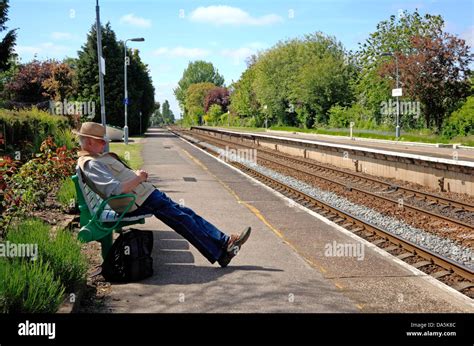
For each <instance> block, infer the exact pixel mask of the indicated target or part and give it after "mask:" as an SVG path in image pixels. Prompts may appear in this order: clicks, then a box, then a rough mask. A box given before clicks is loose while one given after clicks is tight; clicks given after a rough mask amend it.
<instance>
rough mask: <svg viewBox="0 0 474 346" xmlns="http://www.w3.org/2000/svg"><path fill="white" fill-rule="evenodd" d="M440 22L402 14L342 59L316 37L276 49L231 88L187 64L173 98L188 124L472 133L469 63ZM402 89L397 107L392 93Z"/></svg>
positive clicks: (329, 41)
mask: <svg viewBox="0 0 474 346" xmlns="http://www.w3.org/2000/svg"><path fill="white" fill-rule="evenodd" d="M444 24H445V23H444V20H443V18H442V17H441V16H438V15H436V16H435V15H430V14H425V15H421V14H420V13H419V12H418V11H417V10H416V11H414V12H413V13H410V12H408V11H404V12H403V13H400V14H399V15H398V16H395V15H392V16H390V18H389V19H388V20H384V21H381V22H380V23H378V25H377V30H376V31H374V32H373V33H371V34H370V35H369V37H368V39H367V40H366V41H365V42H363V43H361V44H359V49H358V50H357V51H356V52H352V51H347V50H346V49H345V48H344V46H343V45H342V43H341V42H339V41H338V40H337V39H336V37H334V36H329V35H326V34H324V33H322V32H316V33H313V34H308V35H305V36H304V37H302V38H294V39H289V40H286V41H281V42H279V43H277V44H276V45H275V46H273V47H272V48H270V49H267V50H265V51H261V52H259V53H258V54H255V55H253V56H251V57H250V58H249V59H248V60H247V68H246V70H245V71H244V72H243V73H242V75H241V77H240V79H239V80H238V81H236V82H235V83H232V84H231V85H230V86H228V87H226V86H225V85H224V78H223V77H222V76H221V75H220V74H219V73H218V70H217V69H216V68H215V67H214V66H213V65H212V64H211V63H208V62H205V61H195V62H190V63H189V65H188V67H187V68H186V69H185V71H184V73H183V76H182V78H181V80H180V81H179V83H178V87H177V88H176V89H175V90H174V92H175V95H176V98H177V100H178V102H179V104H180V107H181V109H182V111H183V120H182V122H183V123H184V124H234V125H235V124H238V125H243V126H258V127H261V126H264V124H265V122H266V121H267V122H268V125H269V126H270V125H277V126H296V127H301V128H317V127H334V128H343V127H347V126H349V124H350V122H354V123H355V126H356V127H357V128H364V129H387V130H388V129H393V128H394V126H395V114H396V110H397V107H398V110H399V113H400V122H401V125H402V128H403V129H423V128H429V129H433V130H434V131H436V132H438V133H439V132H442V133H443V134H444V135H446V136H447V137H453V136H455V135H469V134H474V125H473V124H474V114H473V113H472V111H471V110H472V106H473V103H474V99H473V97H474V96H473V95H474V92H473V83H472V78H473V74H472V71H471V70H470V68H469V64H470V63H471V62H472V56H471V54H470V51H469V48H470V47H469V46H468V45H467V44H466V42H465V41H464V40H463V39H460V38H458V37H457V36H455V35H452V34H449V33H447V32H445V31H444ZM397 86H398V88H402V91H403V95H402V96H401V97H400V103H399V104H398V106H397V103H396V102H395V99H394V98H392V97H391V89H394V88H396V87H397Z"/></svg>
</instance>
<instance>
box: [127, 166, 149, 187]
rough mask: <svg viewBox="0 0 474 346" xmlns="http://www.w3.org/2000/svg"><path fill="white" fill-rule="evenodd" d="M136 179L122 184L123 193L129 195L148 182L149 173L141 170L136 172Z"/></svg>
mask: <svg viewBox="0 0 474 346" xmlns="http://www.w3.org/2000/svg"><path fill="white" fill-rule="evenodd" d="M134 173H135V175H136V177H135V178H132V179H130V180H127V181H125V182H123V183H122V193H129V192H131V191H132V190H133V189H134V188H136V187H137V186H138V185H140V184H141V183H143V182H145V181H147V179H148V173H147V172H145V171H143V170H141V169H139V170H137V171H134Z"/></svg>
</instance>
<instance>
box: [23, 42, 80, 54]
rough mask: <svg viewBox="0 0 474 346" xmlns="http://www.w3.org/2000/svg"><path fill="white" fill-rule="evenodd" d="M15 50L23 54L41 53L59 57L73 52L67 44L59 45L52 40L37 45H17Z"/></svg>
mask: <svg viewBox="0 0 474 346" xmlns="http://www.w3.org/2000/svg"><path fill="white" fill-rule="evenodd" d="M15 51H16V53H17V54H19V55H20V56H21V55H25V54H26V55H33V54H37V55H41V56H47V57H50V58H58V57H59V56H61V55H66V54H67V53H71V51H72V49H71V48H70V47H67V46H62V45H57V44H54V43H52V42H44V43H41V44H39V45H36V46H16V47H15Z"/></svg>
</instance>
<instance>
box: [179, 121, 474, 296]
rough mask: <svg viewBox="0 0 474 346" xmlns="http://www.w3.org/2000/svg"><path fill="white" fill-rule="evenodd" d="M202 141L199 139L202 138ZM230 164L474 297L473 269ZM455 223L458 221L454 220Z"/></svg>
mask: <svg viewBox="0 0 474 346" xmlns="http://www.w3.org/2000/svg"><path fill="white" fill-rule="evenodd" d="M172 132H173V133H175V134H176V135H178V136H180V137H183V135H184V137H183V138H184V139H186V140H188V141H191V142H193V143H194V144H195V145H197V146H199V147H200V148H202V149H204V150H206V151H207V152H209V153H211V154H213V155H214V156H217V155H218V154H217V153H215V152H214V151H212V150H210V149H209V148H208V147H206V146H205V145H202V144H200V143H199V141H196V140H191V139H190V138H189V137H188V136H191V137H194V136H195V135H196V133H193V132H191V133H189V132H187V133H183V132H181V131H177V130H172ZM199 135H201V136H202V134H199ZM206 139H207V140H213V141H215V142H217V141H221V140H220V139H218V138H215V137H214V136H208V137H207V138H206ZM201 140H202V137H201ZM222 142H226V141H221V143H222ZM227 144H233V145H239V146H240V145H241V143H234V142H227ZM242 146H243V147H247V148H252V149H255V148H254V147H252V146H248V145H245V144H243V145H242ZM259 149H260V148H259ZM282 156H283V155H282ZM266 159H267V158H266ZM270 160H271V159H270ZM296 161H300V160H298V159H296V160H295V161H294V162H295V163H296ZM230 163H231V164H232V165H233V166H235V167H237V168H239V169H240V170H242V171H244V172H245V173H247V174H248V175H250V176H252V177H254V178H256V179H257V180H259V181H261V182H263V183H264V184H266V185H267V186H270V187H271V188H273V189H275V190H277V191H279V192H280V193H282V194H283V195H285V196H287V197H289V198H291V199H292V200H294V201H296V202H297V203H300V204H302V205H303V206H305V207H307V208H309V209H311V210H313V211H315V212H317V213H319V214H321V215H323V216H324V217H326V218H328V219H330V220H332V221H333V222H335V223H337V224H338V225H341V226H342V227H344V228H345V229H348V230H349V231H351V232H353V233H354V234H357V235H359V236H361V237H362V238H365V239H367V240H369V241H370V242H371V243H372V244H374V245H377V246H379V247H381V248H382V249H384V250H385V251H387V252H389V253H392V254H394V255H395V256H396V257H397V258H399V259H401V260H404V261H405V262H408V263H410V264H411V265H412V266H414V267H415V268H418V269H420V270H424V271H425V272H428V273H429V274H430V275H431V276H433V277H434V278H437V279H439V280H441V281H443V282H445V283H447V284H449V285H450V286H452V287H453V288H455V289H456V290H458V291H464V290H466V291H465V292H463V293H465V294H467V295H468V296H470V297H471V298H472V297H474V271H473V270H471V269H470V268H469V267H466V266H464V265H463V264H460V263H457V262H455V261H453V260H451V259H450V258H447V257H444V256H442V255H440V254H437V253H435V252H433V251H431V250H429V249H426V248H424V247H422V246H419V245H417V244H414V243H412V242H410V241H408V240H406V239H403V238H401V237H399V236H397V235H395V234H392V233H390V232H388V231H385V230H383V229H382V228H380V227H378V226H376V225H374V224H371V223H370V222H367V221H366V220H362V219H360V218H358V217H356V216H354V215H351V214H349V213H347V212H346V211H344V210H341V209H338V208H336V207H333V206H331V205H328V204H326V203H325V202H323V201H322V200H319V199H318V198H316V197H314V196H310V195H308V194H306V193H304V192H302V191H299V190H297V189H294V188H292V187H290V186H288V185H286V184H284V183H282V182H280V181H277V180H275V179H273V178H271V177H268V176H266V175H264V174H262V173H260V172H258V171H256V170H254V169H252V168H249V167H247V166H245V165H243V164H241V163H239V162H234V161H233V162H230ZM305 163H306V162H305ZM288 167H290V166H288ZM290 168H293V167H290ZM341 172H343V171H341ZM343 173H344V174H348V173H347V172H343ZM311 174H314V173H311ZM361 178H364V179H366V177H365V176H362V177H361ZM325 179H326V178H325ZM368 180H371V179H368ZM375 180H376V179H375ZM376 181H378V180H376ZM382 183H384V184H386V185H390V184H387V183H386V182H382ZM336 184H342V183H340V182H338V183H336ZM406 190H407V191H408V190H410V189H406ZM357 191H359V192H360V193H365V191H363V190H361V189H357ZM412 193H413V192H412ZM417 193H418V194H419V196H423V197H426V198H429V197H430V196H434V197H435V198H439V199H440V200H443V202H442V203H445V204H447V203H449V204H447V205H453V206H454V205H455V207H456V208H462V209H463V210H466V211H468V210H472V206H471V205H468V204H465V203H462V202H457V201H453V200H450V199H447V198H442V197H439V196H435V195H429V194H425V193H423V192H417ZM377 197H379V196H377ZM387 202H388V201H387ZM392 202H393V201H392V200H390V203H392ZM405 206H406V205H405ZM423 212H426V211H423ZM432 217H436V218H442V216H439V215H436V216H432ZM455 222H458V220H456V221H455ZM461 225H462V224H461ZM462 226H464V227H465V226H466V225H462ZM469 227H470V225H469ZM452 276H454V278H452ZM449 277H451V279H447V280H446V278H449Z"/></svg>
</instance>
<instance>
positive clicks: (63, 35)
mask: <svg viewBox="0 0 474 346" xmlns="http://www.w3.org/2000/svg"><path fill="white" fill-rule="evenodd" d="M73 37H74V36H73V35H72V34H71V33H69V32H58V31H55V32H53V33H52V34H51V38H52V39H53V40H70V39H72V38H73Z"/></svg>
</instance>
